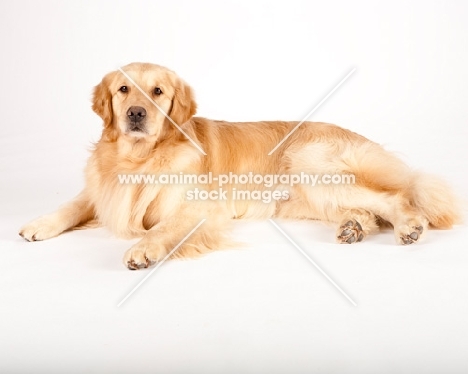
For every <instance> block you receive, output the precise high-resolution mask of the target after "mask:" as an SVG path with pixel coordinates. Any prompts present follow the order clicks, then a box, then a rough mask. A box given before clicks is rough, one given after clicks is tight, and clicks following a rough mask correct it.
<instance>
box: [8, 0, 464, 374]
mask: <svg viewBox="0 0 468 374" xmlns="http://www.w3.org/2000/svg"><path fill="white" fill-rule="evenodd" d="M467 16H468V3H466V2H464V1H461V0H460V1H452V2H445V1H413V2H411V3H408V2H406V1H392V2H391V3H381V2H373V1H353V2H347V1H327V2H325V1H304V2H298V1H288V2H273V1H265V2H260V1H258V2H254V1H245V2H236V3H234V2H233V3H226V2H214V1H213V2H210V1H195V2H190V1H187V2H183V1H164V2H163V1H147V2H145V1H101V0H99V1H80V2H65V1H42V2H36V1H10V0H9V1H2V3H1V4H0V21H1V22H0V30H1V36H0V47H1V51H2V57H1V60H0V61H1V69H0V83H1V89H0V105H1V109H2V110H1V129H2V136H1V138H0V161H1V163H0V177H1V184H0V191H1V194H0V205H1V207H2V210H1V217H0V220H1V221H0V222H1V229H0V235H1V236H0V241H1V246H2V254H3V258H4V260H3V261H2V262H0V287H1V295H2V299H1V301H0V310H1V312H2V318H1V319H0V331H2V333H1V337H0V348H1V349H0V352H1V353H0V372H5V373H7V372H8V373H13V372H17V373H23V372H25V373H26V372H37V373H39V372H48V373H55V372H57V373H59V372H64V371H67V372H76V373H80V372H85V371H86V372H103V371H106V372H114V373H118V372H122V373H126V372H129V373H140V372H142V373H143V372H164V373H221V372H223V373H224V372H226V373H230V372H232V373H241V372H252V373H263V372H265V373H266V372H268V373H283V372H288V373H303V372H327V373H332V372H333V373H334V372H336V373H367V372H369V373H375V372H380V373H383V372H388V373H394V372H400V373H406V372H408V373H410V372H411V373H418V372H425V373H440V372H446V373H458V372H463V371H465V372H466V370H468V360H467V359H466V357H465V356H466V347H467V344H468V338H467V336H468V334H467V333H468V327H467V326H468V325H467V323H466V318H465V316H466V314H467V312H468V301H467V294H468V293H467V291H468V275H467V274H468V273H467V272H466V268H467V265H468V255H467V254H466V248H465V245H464V239H465V238H466V234H467V229H466V227H465V226H464V225H463V226H459V227H457V228H456V229H455V230H453V231H447V232H435V231H434V232H431V233H430V235H428V237H427V241H426V242H425V243H424V244H421V245H418V246H417V247H411V248H406V247H405V248H403V247H397V246H395V245H394V242H393V235H392V233H390V232H385V233H382V234H381V235H379V236H375V237H371V238H369V240H367V241H366V242H365V243H361V244H360V245H359V246H353V247H352V248H350V247H347V246H346V247H345V246H339V245H336V244H334V242H333V234H334V229H332V228H330V227H327V226H324V225H321V224H319V223H313V222H300V223H281V224H282V227H284V229H285V230H286V231H287V232H288V233H289V234H290V235H291V236H292V237H293V238H294V239H295V240H296V241H297V243H298V244H299V245H300V246H301V247H302V248H303V249H304V250H305V251H307V252H308V253H309V255H310V256H312V257H313V258H314V259H316V261H317V262H318V263H319V264H321V266H322V267H323V268H324V269H325V270H326V271H327V272H328V273H329V274H330V275H331V276H332V277H333V278H334V279H335V280H336V281H337V282H338V283H339V284H340V285H341V286H342V287H343V288H344V289H346V291H347V292H348V293H349V294H351V295H352V297H353V298H354V299H355V300H356V301H357V303H358V306H357V307H352V306H351V305H350V304H349V303H348V302H347V301H346V299H344V298H342V296H341V295H340V294H339V293H337V292H336V290H335V289H334V288H333V287H332V286H331V285H330V284H329V283H327V281H326V280H325V279H324V278H323V277H322V276H321V275H320V274H318V273H317V271H316V269H315V268H313V267H312V266H311V265H310V264H309V263H307V262H306V260H305V259H303V258H302V257H301V255H300V254H299V253H298V252H297V251H296V249H294V248H293V247H292V246H291V245H290V244H289V243H288V242H287V241H286V240H285V239H284V238H283V237H282V236H281V234H279V233H278V232H277V231H275V229H274V227H272V226H271V225H269V224H268V223H248V224H247V223H240V224H239V225H237V227H236V231H235V237H236V238H237V239H238V240H242V241H244V242H247V243H249V244H250V246H249V247H247V248H245V249H239V250H236V251H221V252H218V253H216V254H213V255H210V256H206V257H205V258H203V259H200V260H197V261H173V262H170V263H167V264H165V265H164V266H163V267H161V268H160V269H159V270H158V272H157V273H155V274H154V275H153V276H152V277H151V278H150V279H149V280H148V282H147V284H145V286H143V287H142V288H141V289H140V290H139V291H138V292H137V293H136V294H135V295H134V296H132V298H131V299H129V300H128V302H126V304H124V306H122V307H121V308H117V307H116V305H117V303H118V302H119V301H120V300H121V299H122V297H123V296H125V294H126V293H127V292H128V291H129V290H131V289H132V288H133V286H134V285H136V283H137V282H138V281H139V280H141V279H142V278H143V277H144V275H146V274H147V273H146V272H145V271H140V272H129V271H127V270H126V269H125V268H124V266H123V265H122V264H121V257H122V255H123V253H124V251H125V250H126V249H127V248H129V247H130V245H131V244H132V242H128V241H124V240H118V239H115V238H113V237H112V236H111V235H110V234H109V233H108V232H107V231H106V230H105V229H98V230H90V231H81V232H73V233H67V234H65V235H63V236H61V237H58V238H56V239H52V240H50V241H45V242H41V243H26V242H24V241H22V240H21V238H19V237H18V236H17V231H18V228H19V227H20V226H21V225H22V224H23V223H25V222H26V221H28V220H30V219H32V218H34V217H36V216H38V215H40V214H43V213H46V212H49V211H51V210H53V209H55V208H56V207H57V206H58V205H59V204H61V203H63V202H64V201H66V200H68V199H70V198H71V197H73V196H74V195H75V194H76V193H77V192H78V191H79V190H80V188H81V187H82V185H83V181H82V169H83V167H84V164H85V161H86V158H87V157H88V149H89V147H90V144H91V142H93V141H96V140H97V139H98V138H99V135H100V126H101V120H100V118H99V117H98V116H97V115H95V114H94V113H93V112H92V111H91V109H90V97H91V90H92V87H93V86H94V85H96V84H97V83H98V82H99V81H100V79H101V78H102V76H103V75H104V74H105V73H107V72H108V71H110V70H114V69H116V68H117V67H119V66H121V65H124V64H127V63H129V62H132V61H148V62H154V63H158V64H161V65H165V66H167V67H169V68H171V69H173V70H175V71H176V72H177V73H178V74H179V75H181V76H182V77H183V78H184V79H185V80H186V81H187V82H188V83H189V84H191V85H192V86H193V88H194V89H195V92H196V95H197V101H198V104H199V112H198V115H200V116H205V117H210V118H215V119H224V120H233V121H234V120H247V121H250V120H266V119H271V120H276V119H282V120H301V119H303V117H304V116H305V115H306V114H307V113H308V112H309V111H310V110H311V109H312V108H313V107H314V106H315V105H316V104H317V103H318V102H319V101H320V100H321V99H322V98H323V97H324V96H325V95H326V94H327V93H328V92H329V90H331V89H332V88H333V87H334V85H336V84H337V83H338V82H339V81H340V80H341V79H342V78H343V77H344V76H345V75H346V74H347V73H348V72H349V71H350V70H351V69H352V68H356V72H355V73H354V74H353V75H352V76H351V77H350V78H349V79H348V80H347V81H346V82H345V83H344V85H343V86H342V87H341V88H340V89H339V90H337V91H336V92H335V93H334V94H333V95H332V96H331V97H330V98H329V100H328V101H326V102H325V103H324V104H323V105H322V106H321V107H320V109H319V110H318V111H317V112H316V113H314V114H313V116H312V117H311V118H310V119H311V120H316V121H325V122H332V123H336V124H339V125H341V126H343V127H346V128H349V129H352V130H353V131H356V132H358V133H360V134H363V135H365V136H366V137H368V138H370V139H372V140H374V141H376V142H379V143H382V144H384V145H386V147H387V148H388V149H390V150H393V151H397V152H398V153H399V154H400V155H401V157H402V158H403V159H404V160H405V161H407V162H408V163H410V164H411V165H413V166H414V167H415V168H418V169H422V170H425V171H428V172H433V173H436V174H439V175H441V176H443V177H444V178H445V179H446V180H448V181H449V182H450V183H451V184H452V185H453V186H454V188H455V189H456V191H457V192H458V193H459V194H461V195H462V196H464V197H466V192H465V191H466V190H467V187H468V179H467V177H466V171H467V170H466V160H467V159H468V147H467V140H466V139H467V138H468V126H467V121H468V106H467V105H466V98H467V97H468V85H467V82H468V70H467V68H466V67H467V66H468V52H467V51H468V48H466V47H467V46H466V43H467V42H466V35H468V23H467V22H466V19H467Z"/></svg>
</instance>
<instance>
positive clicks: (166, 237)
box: [123, 215, 205, 270]
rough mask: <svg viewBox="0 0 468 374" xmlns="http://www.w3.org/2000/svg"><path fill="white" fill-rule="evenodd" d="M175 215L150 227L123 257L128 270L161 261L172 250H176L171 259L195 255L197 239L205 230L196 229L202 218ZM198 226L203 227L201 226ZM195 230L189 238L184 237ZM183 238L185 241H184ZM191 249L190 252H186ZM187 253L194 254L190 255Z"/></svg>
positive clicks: (145, 266) (201, 228)
mask: <svg viewBox="0 0 468 374" xmlns="http://www.w3.org/2000/svg"><path fill="white" fill-rule="evenodd" d="M181 217H184V216H180V215H175V216H172V217H170V218H168V219H166V220H164V221H162V222H160V223H158V224H157V225H156V226H154V227H152V228H151V229H150V230H148V232H147V233H146V235H145V236H144V237H143V238H142V239H141V240H140V241H139V242H138V243H136V244H135V245H134V246H133V247H131V248H130V249H129V250H128V251H127V252H126V253H125V255H124V259H123V262H124V264H125V266H127V267H128V268H129V269H130V270H136V269H140V268H147V267H148V266H150V265H152V264H154V263H156V262H159V261H161V260H163V259H164V258H165V257H166V256H167V255H168V254H169V253H170V252H171V251H172V250H173V249H175V248H176V247H177V249H176V250H175V251H174V253H173V254H172V256H171V258H173V257H194V256H193V255H194V254H196V252H197V251H196V248H195V247H196V243H195V242H196V241H197V239H196V238H197V237H200V235H202V234H201V233H202V232H203V230H204V229H205V228H204V227H197V225H199V224H200V223H201V222H202V220H203V218H201V217H196V218H195V217H190V218H188V217H187V216H185V217H184V218H181ZM200 226H203V224H201V225H200ZM194 228H197V229H196V230H195V231H194V232H193V233H192V234H191V235H190V237H186V236H187V235H188V234H190V232H191V231H192V230H193V229H194ZM184 238H185V240H184ZM190 247H192V248H191V249H192V251H187V249H188V248H190ZM188 252H194V253H193V254H192V255H190V253H188Z"/></svg>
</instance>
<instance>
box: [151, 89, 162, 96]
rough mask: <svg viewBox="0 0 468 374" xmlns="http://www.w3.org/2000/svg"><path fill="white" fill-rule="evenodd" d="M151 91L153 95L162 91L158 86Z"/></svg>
mask: <svg viewBox="0 0 468 374" xmlns="http://www.w3.org/2000/svg"><path fill="white" fill-rule="evenodd" d="M153 93H154V94H155V95H158V96H159V95H161V94H162V93H163V92H162V91H161V89H160V88H159V87H156V88H155V89H154V91H153Z"/></svg>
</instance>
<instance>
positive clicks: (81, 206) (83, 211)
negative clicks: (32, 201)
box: [19, 191, 94, 242]
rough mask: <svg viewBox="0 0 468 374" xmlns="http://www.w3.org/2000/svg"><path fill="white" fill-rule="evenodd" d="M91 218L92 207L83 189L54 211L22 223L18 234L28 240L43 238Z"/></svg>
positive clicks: (92, 214)
mask: <svg viewBox="0 0 468 374" xmlns="http://www.w3.org/2000/svg"><path fill="white" fill-rule="evenodd" d="M93 218H94V209H93V207H92V205H91V203H90V202H89V200H88V198H87V197H86V193H85V191H83V192H82V193H80V194H79V195H78V196H77V197H76V198H75V199H73V200H72V201H70V202H68V203H66V204H65V205H63V206H62V207H60V208H59V209H58V210H57V211H56V212H54V213H51V214H47V215H45V216H42V217H39V218H37V219H35V220H34V221H32V222H29V223H28V224H26V225H24V226H23V227H22V228H21V229H20V231H19V234H20V235H21V236H22V237H23V238H24V239H26V240H27V241H29V242H34V241H38V240H45V239H49V238H53V237H54V236H57V235H59V234H61V233H62V232H64V231H65V230H68V229H71V228H73V227H75V226H78V225H80V224H83V223H85V222H87V221H89V220H91V219H93Z"/></svg>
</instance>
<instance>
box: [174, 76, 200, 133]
mask: <svg viewBox="0 0 468 374" xmlns="http://www.w3.org/2000/svg"><path fill="white" fill-rule="evenodd" d="M194 96H195V95H194V93H193V90H192V88H191V87H190V86H189V85H188V84H187V83H185V82H184V81H183V80H182V79H177V83H176V85H175V93H174V98H173V99H172V107H171V112H170V114H169V117H171V118H172V120H173V121H174V122H175V123H177V124H178V125H179V126H181V125H182V124H184V123H185V122H187V121H188V120H189V119H190V118H192V117H193V115H194V114H195V113H196V112H197V103H196V102H195V97H194Z"/></svg>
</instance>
